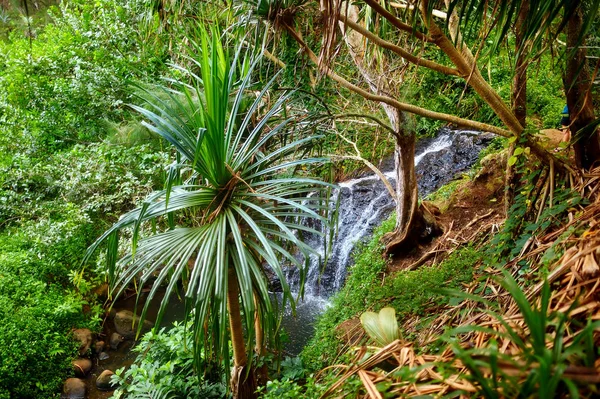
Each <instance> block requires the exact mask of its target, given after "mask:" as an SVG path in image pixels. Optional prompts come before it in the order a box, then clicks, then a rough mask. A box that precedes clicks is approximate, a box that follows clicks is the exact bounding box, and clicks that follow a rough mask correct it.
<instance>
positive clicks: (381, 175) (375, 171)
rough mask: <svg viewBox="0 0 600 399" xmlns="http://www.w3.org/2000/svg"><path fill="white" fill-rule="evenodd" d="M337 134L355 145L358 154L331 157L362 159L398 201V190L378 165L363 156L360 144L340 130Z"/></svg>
mask: <svg viewBox="0 0 600 399" xmlns="http://www.w3.org/2000/svg"><path fill="white" fill-rule="evenodd" d="M335 134H337V135H338V136H340V137H341V138H342V140H344V141H345V142H346V143H348V144H350V145H351V146H352V147H354V151H355V152H356V156H352V155H332V156H331V157H332V158H341V159H354V160H356V161H361V162H362V163H364V164H365V165H367V167H368V168H369V169H371V170H372V171H373V172H374V173H375V174H376V175H377V176H379V178H380V179H381V181H382V182H383V184H384V185H385V188H387V190H388V192H389V193H390V195H391V196H392V198H393V199H394V201H396V202H397V201H398V196H397V195H396V192H395V191H394V188H393V187H392V185H391V184H390V181H389V180H388V179H387V177H385V175H384V174H383V173H382V172H381V171H380V170H379V168H377V166H375V165H373V164H372V163H371V162H369V161H368V160H367V159H365V158H363V157H362V154H361V153H360V150H359V149H358V146H357V145H356V143H355V142H354V141H352V140H350V139H349V138H347V137H346V136H344V135H343V134H342V133H340V132H337V131H336V132H335Z"/></svg>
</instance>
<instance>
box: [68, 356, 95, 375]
mask: <svg viewBox="0 0 600 399" xmlns="http://www.w3.org/2000/svg"><path fill="white" fill-rule="evenodd" d="M71 363H72V364H73V370H74V371H75V376H76V377H80V378H83V377H85V376H86V375H87V374H88V373H89V372H90V370H92V361H91V360H90V359H76V360H73V362H71Z"/></svg>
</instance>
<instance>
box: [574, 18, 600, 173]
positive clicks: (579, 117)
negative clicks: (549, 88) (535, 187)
mask: <svg viewBox="0 0 600 399" xmlns="http://www.w3.org/2000/svg"><path fill="white" fill-rule="evenodd" d="M582 24H583V16H582V11H581V9H580V8H578V9H577V11H576V12H575V13H574V14H573V16H572V17H571V19H570V20H569V22H568V25H567V53H566V54H567V61H566V62H567V66H566V76H565V91H566V93H567V105H568V107H569V117H570V119H571V125H570V126H569V128H570V129H571V140H572V141H573V142H574V144H573V148H574V150H575V163H576V164H577V166H578V167H579V168H584V169H590V168H591V167H592V165H593V164H594V162H596V161H597V160H599V159H600V140H599V135H598V129H596V130H595V131H594V132H593V133H592V134H590V135H586V137H583V136H582V137H577V132H578V131H579V130H580V129H582V128H584V127H585V126H587V125H589V124H590V123H592V122H593V121H594V119H595V113H594V105H593V103H592V93H591V85H592V79H591V76H590V72H589V69H588V66H587V63H586V58H585V57H586V52H587V51H586V49H585V48H584V47H583V43H581V42H580V39H579V36H580V34H581V28H582Z"/></svg>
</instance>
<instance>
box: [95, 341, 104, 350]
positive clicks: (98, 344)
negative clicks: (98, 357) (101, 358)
mask: <svg viewBox="0 0 600 399" xmlns="http://www.w3.org/2000/svg"><path fill="white" fill-rule="evenodd" d="M104 346H105V344H104V341H97V342H96V343H95V344H94V349H95V351H96V353H100V352H102V351H103V350H104Z"/></svg>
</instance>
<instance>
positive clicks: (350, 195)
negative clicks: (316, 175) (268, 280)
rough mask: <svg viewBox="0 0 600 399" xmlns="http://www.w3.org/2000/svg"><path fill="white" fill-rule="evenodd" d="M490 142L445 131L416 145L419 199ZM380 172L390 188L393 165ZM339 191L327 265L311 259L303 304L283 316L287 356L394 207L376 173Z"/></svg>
mask: <svg viewBox="0 0 600 399" xmlns="http://www.w3.org/2000/svg"><path fill="white" fill-rule="evenodd" d="M489 140H490V136H489V135H487V134H479V132H475V131H466V130H450V129H447V128H444V129H441V130H440V132H439V134H438V136H437V137H436V138H435V139H429V140H426V141H422V142H421V143H419V145H418V146H417V151H416V152H417V155H416V156H415V168H416V172H417V177H418V181H419V183H418V184H419V193H420V195H421V196H424V195H427V194H429V193H431V192H432V191H434V190H435V189H437V188H438V187H440V186H441V185H443V184H445V183H447V182H448V181H450V180H452V178H454V176H455V175H456V174H457V173H459V172H461V171H464V170H466V169H467V168H469V167H470V166H471V165H472V164H473V163H474V162H475V161H476V160H477V156H478V154H479V151H480V150H481V149H483V148H484V147H485V146H486V145H487V144H488V143H489ZM381 170H382V172H383V173H384V174H385V176H386V177H387V178H388V179H390V182H391V183H392V186H394V185H395V180H394V179H395V172H394V170H393V163H392V162H389V160H388V162H384V163H383V165H382V167H381ZM338 186H339V188H338V190H337V191H336V192H335V193H334V197H337V198H336V199H337V200H338V201H339V208H338V230H337V235H336V237H335V239H334V241H333V244H332V246H331V252H330V255H329V259H328V261H327V264H326V265H325V267H324V268H323V267H322V265H321V264H320V260H321V259H320V258H319V257H317V256H314V257H313V258H311V260H310V266H309V269H308V272H307V276H306V282H305V294H304V299H303V300H300V301H299V303H298V305H297V309H296V317H295V318H294V317H285V318H284V320H283V327H284V329H285V330H286V331H287V332H288V334H289V335H290V343H289V344H288V345H287V350H288V351H289V352H291V353H299V352H300V350H301V349H302V347H303V346H304V344H305V343H306V341H307V340H308V339H309V338H310V337H311V336H312V333H313V322H314V320H315V317H316V316H317V315H318V314H320V313H322V312H323V310H324V309H325V308H326V307H327V306H328V303H329V302H328V299H327V298H329V297H330V296H331V295H333V294H334V293H335V292H337V291H338V290H339V289H340V288H341V287H342V285H343V284H344V281H345V279H346V273H347V269H348V267H349V266H350V264H351V261H352V257H351V255H352V249H353V248H354V247H355V246H356V244H357V243H358V242H360V241H362V240H363V239H365V238H367V237H370V236H371V235H372V233H373V230H374V229H375V228H376V227H377V226H378V225H379V224H380V223H381V222H382V221H383V220H385V219H386V218H387V217H388V216H389V215H390V213H391V212H392V211H393V210H394V207H395V204H394V201H393V199H392V198H391V196H390V195H389V193H388V191H387V190H386V188H385V186H384V184H383V182H382V181H381V179H380V178H379V177H378V176H377V175H375V174H370V175H366V176H364V177H361V178H357V179H352V180H348V181H345V182H341V183H339V185H338ZM304 241H305V242H306V243H307V244H308V245H310V246H311V247H313V248H317V249H318V250H320V251H321V253H324V250H325V245H324V240H323V238H321V237H317V236H312V237H311V236H309V237H304ZM288 281H289V282H290V285H291V287H292V289H293V290H294V289H296V290H297V288H298V287H297V285H298V274H297V271H293V270H291V271H290V272H289V275H288ZM288 312H289V310H288Z"/></svg>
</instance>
